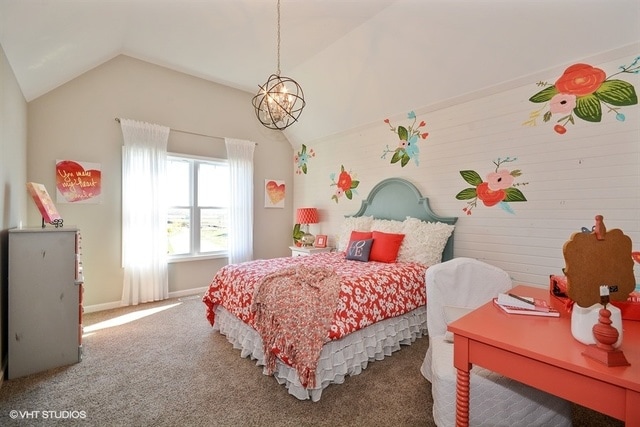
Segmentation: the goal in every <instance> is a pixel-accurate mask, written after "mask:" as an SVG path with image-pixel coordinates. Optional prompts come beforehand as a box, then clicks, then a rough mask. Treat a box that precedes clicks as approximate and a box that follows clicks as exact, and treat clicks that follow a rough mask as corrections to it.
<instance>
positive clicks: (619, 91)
mask: <svg viewBox="0 0 640 427" xmlns="http://www.w3.org/2000/svg"><path fill="white" fill-rule="evenodd" d="M594 95H595V96H597V97H598V99H600V100H601V101H602V102H606V103H607V104H611V105H615V106H617V107H625V106H628V105H636V104H637V103H638V96H637V95H636V90H635V89H634V87H633V85H632V84H631V83H628V82H625V81H623V80H607V81H605V82H603V83H602V85H601V86H600V87H599V88H598V90H597V91H596V92H595V94H594Z"/></svg>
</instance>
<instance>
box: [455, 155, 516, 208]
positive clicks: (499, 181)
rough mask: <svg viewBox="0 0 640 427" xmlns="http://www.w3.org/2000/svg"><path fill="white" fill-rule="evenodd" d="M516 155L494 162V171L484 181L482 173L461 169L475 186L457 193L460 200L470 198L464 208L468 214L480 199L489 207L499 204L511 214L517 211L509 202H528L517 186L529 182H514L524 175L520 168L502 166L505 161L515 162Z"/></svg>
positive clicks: (468, 181) (464, 175)
mask: <svg viewBox="0 0 640 427" xmlns="http://www.w3.org/2000/svg"><path fill="white" fill-rule="evenodd" d="M516 160H518V159H517V158H516V157H513V158H512V157H506V158H504V159H500V158H499V159H497V160H495V161H494V162H493V164H494V165H496V167H495V170H494V171H493V172H489V173H488V174H487V176H486V177H485V179H486V181H483V180H482V178H481V177H480V174H479V173H477V172H476V171H473V170H464V171H460V175H462V178H463V179H464V180H465V181H467V183H468V184H471V185H473V187H470V188H465V189H464V190H462V191H461V192H459V193H458V194H457V195H456V199H458V200H469V201H468V202H467V206H466V207H464V208H463V209H462V211H463V212H464V213H466V214H467V215H471V210H472V209H473V208H475V207H476V206H477V205H478V200H480V201H481V202H482V204H484V205H485V206H487V207H490V206H495V205H498V206H500V207H501V208H502V210H504V211H505V212H508V213H510V214H513V213H515V212H514V211H513V209H511V206H510V205H509V203H508V202H526V201H527V198H526V197H524V194H522V191H520V190H519V189H517V188H516V187H518V186H522V185H527V184H528V182H523V183H514V181H515V179H516V178H518V177H520V176H521V175H522V171H520V169H513V170H509V169H505V168H500V167H501V166H502V165H503V164H504V163H510V162H515V161H516Z"/></svg>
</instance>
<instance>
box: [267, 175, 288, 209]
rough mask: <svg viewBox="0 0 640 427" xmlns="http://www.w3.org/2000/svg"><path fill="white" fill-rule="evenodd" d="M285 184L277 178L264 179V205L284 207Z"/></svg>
mask: <svg viewBox="0 0 640 427" xmlns="http://www.w3.org/2000/svg"><path fill="white" fill-rule="evenodd" d="M284 196H285V184H284V181H278V180H276V179H265V180H264V207H265V208H284Z"/></svg>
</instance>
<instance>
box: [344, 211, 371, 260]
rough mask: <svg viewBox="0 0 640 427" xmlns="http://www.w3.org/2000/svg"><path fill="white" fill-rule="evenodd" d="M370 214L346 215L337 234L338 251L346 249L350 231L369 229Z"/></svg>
mask: <svg viewBox="0 0 640 427" xmlns="http://www.w3.org/2000/svg"><path fill="white" fill-rule="evenodd" d="M372 222H373V217H372V216H357V217H356V216H348V217H346V218H345V219H344V222H343V223H342V225H341V226H340V234H339V235H338V248H337V250H338V251H345V250H347V246H348V245H349V239H351V232H352V231H371V223H372Z"/></svg>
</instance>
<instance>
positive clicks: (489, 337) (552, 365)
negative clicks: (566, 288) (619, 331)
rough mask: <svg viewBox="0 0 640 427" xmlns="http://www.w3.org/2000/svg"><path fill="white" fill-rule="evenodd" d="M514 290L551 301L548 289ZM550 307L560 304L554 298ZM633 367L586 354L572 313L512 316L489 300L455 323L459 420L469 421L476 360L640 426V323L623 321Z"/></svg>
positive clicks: (625, 346)
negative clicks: (574, 331)
mask: <svg viewBox="0 0 640 427" xmlns="http://www.w3.org/2000/svg"><path fill="white" fill-rule="evenodd" d="M514 292H515V293H517V294H519V295H528V296H532V297H536V298H541V299H546V300H547V301H549V299H550V295H549V291H548V290H547V289H542V288H534V287H528V286H518V287H516V288H514ZM550 304H551V306H555V307H556V308H560V309H561V308H562V307H561V302H560V301H557V300H556V299H555V298H552V299H551V301H550ZM622 326H623V341H622V345H621V347H620V349H621V350H623V351H624V354H625V356H626V358H627V360H628V361H629V363H630V366H617V367H608V366H605V365H603V364H601V363H599V362H597V361H595V360H593V359H591V358H588V357H585V356H584V355H583V354H582V353H583V352H584V350H585V348H586V347H587V346H586V345H584V344H582V343H580V342H579V341H577V340H576V339H574V338H573V336H572V335H571V317H570V314H569V313H567V312H565V311H562V310H561V314H560V317H556V318H554V317H542V316H513V315H510V314H507V313H504V312H502V311H501V310H500V309H499V308H498V307H495V306H494V304H493V302H489V303H487V304H485V305H483V306H482V307H480V308H478V309H477V310H474V311H473V312H471V313H469V314H467V315H466V316H464V317H462V318H460V319H458V320H456V321H455V322H452V323H451V324H450V325H449V327H448V329H449V330H450V331H451V332H453V334H454V366H455V367H456V369H457V371H458V373H457V375H458V377H457V385H456V425H458V426H468V425H469V395H470V393H472V392H473V390H470V388H469V372H470V370H471V367H472V366H473V365H474V364H477V365H479V366H483V367H485V368H487V369H490V370H492V371H494V372H498V373H500V374H502V375H504V376H507V377H509V378H513V379H515V380H517V381H520V382H522V383H525V384H528V385H530V386H532V387H535V388H538V389H540V390H544V391H546V392H549V393H551V394H554V395H556V396H559V397H562V398H564V399H567V400H570V401H572V402H575V403H577V404H579V405H582V406H586V407H588V408H591V409H594V410H596V411H598V412H602V413H604V414H607V415H609V416H612V417H614V418H618V419H620V420H625V421H626V425H627V426H640V322H637V321H628V320H623V322H622Z"/></svg>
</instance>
